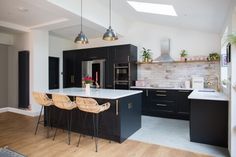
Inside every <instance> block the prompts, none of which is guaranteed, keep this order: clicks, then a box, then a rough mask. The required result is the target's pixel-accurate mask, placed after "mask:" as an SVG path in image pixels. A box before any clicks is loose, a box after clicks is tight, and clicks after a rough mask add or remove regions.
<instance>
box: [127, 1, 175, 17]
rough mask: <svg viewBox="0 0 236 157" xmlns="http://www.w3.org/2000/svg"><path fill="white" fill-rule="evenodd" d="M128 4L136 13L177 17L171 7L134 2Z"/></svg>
mask: <svg viewBox="0 0 236 157" xmlns="http://www.w3.org/2000/svg"><path fill="white" fill-rule="evenodd" d="M128 3H129V4H130V5H131V6H132V7H133V8H134V9H135V10H136V11H138V12H144V13H151V14H161V15H169V16H177V14H176V12H175V9H174V7H173V5H166V4H157V3H144V2H136V1H128Z"/></svg>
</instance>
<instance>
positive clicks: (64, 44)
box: [49, 35, 77, 88]
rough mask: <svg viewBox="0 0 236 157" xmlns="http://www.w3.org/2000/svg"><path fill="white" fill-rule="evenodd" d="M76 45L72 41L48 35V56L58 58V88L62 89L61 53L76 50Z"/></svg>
mask: <svg viewBox="0 0 236 157" xmlns="http://www.w3.org/2000/svg"><path fill="white" fill-rule="evenodd" d="M76 46H77V45H76V44H74V42H73V41H70V40H67V39H64V38H61V37H57V36H55V35H49V56H52V57H59V59H60V88H62V87H63V75H61V72H63V53H62V52H63V51H64V50H71V49H76Z"/></svg>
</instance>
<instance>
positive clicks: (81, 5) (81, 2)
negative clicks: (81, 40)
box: [80, 0, 83, 32]
mask: <svg viewBox="0 0 236 157" xmlns="http://www.w3.org/2000/svg"><path fill="white" fill-rule="evenodd" d="M82 9H83V0H81V16H80V18H81V32H82V31H83V27H82V26H83V11H82Z"/></svg>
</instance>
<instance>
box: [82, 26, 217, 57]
mask: <svg viewBox="0 0 236 157" xmlns="http://www.w3.org/2000/svg"><path fill="white" fill-rule="evenodd" d="M162 38H170V39H171V56H172V57H173V58H174V59H176V60H178V59H179V54H180V50H182V49H186V50H187V51H188V52H189V55H190V56H195V55H197V56H199V55H208V54H209V53H211V52H219V53H220V39H221V38H220V35H219V34H213V33H207V32H200V31H195V30H188V29H181V28H175V27H168V26H161V25H153V24H148V23H141V22H139V23H133V24H132V25H130V27H129V28H128V33H127V34H126V35H125V36H124V37H121V38H120V39H119V40H118V41H113V42H107V41H103V40H102V39H101V38H99V39H89V44H88V45H78V48H88V47H99V46H107V45H117V44H125V43H129V44H130V43H131V44H134V45H136V46H138V48H139V51H140V50H141V48H142V47H145V48H150V49H151V50H152V53H153V58H156V57H158V56H159V55H160V40H161V39H162Z"/></svg>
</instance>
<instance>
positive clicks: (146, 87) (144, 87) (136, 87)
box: [130, 86, 194, 90]
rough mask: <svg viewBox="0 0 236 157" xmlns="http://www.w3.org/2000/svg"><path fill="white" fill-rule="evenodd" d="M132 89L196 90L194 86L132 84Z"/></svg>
mask: <svg viewBox="0 0 236 157" xmlns="http://www.w3.org/2000/svg"><path fill="white" fill-rule="evenodd" d="M130 88H132V89H166V90H194V89H192V88H180V87H179V88H177V87H150V86H140V87H139V86H131V87H130Z"/></svg>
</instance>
